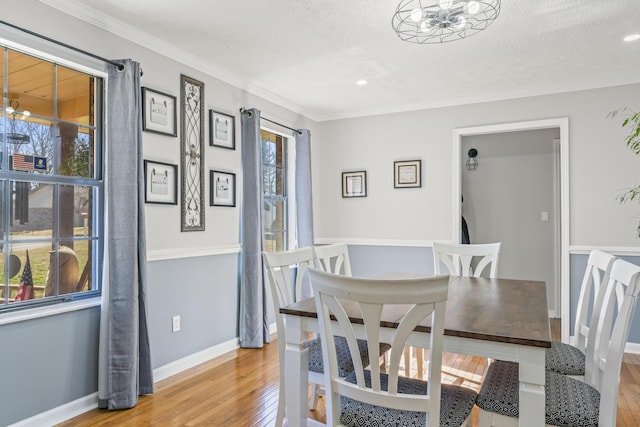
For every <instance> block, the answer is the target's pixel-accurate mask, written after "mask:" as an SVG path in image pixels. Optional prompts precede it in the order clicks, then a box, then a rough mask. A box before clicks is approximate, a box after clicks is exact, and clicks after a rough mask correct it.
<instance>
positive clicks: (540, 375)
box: [280, 273, 551, 427]
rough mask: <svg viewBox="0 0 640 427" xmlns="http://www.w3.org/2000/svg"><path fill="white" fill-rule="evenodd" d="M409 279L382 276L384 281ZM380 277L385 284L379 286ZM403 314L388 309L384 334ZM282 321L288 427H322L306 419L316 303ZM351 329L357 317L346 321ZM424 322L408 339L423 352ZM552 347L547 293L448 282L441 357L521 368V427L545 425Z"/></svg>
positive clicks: (525, 283)
mask: <svg viewBox="0 0 640 427" xmlns="http://www.w3.org/2000/svg"><path fill="white" fill-rule="evenodd" d="M402 276H413V277H415V275H412V274H411V273H387V274H385V275H384V277H388V278H391V277H402ZM384 277H383V279H384ZM407 308H408V307H407V306H406V305H405V306H401V305H398V306H397V307H390V308H389V307H387V309H385V312H384V314H383V317H382V319H381V323H380V324H381V327H382V328H395V327H397V326H398V323H399V320H400V319H401V317H402V316H403V315H404V313H406V311H407ZM280 313H282V314H283V315H284V317H285V324H286V326H285V339H286V350H285V366H284V367H280V368H281V369H282V368H284V369H285V388H286V389H285V399H286V416H287V421H288V425H289V427H298V426H299V427H304V426H308V425H324V424H322V423H319V422H318V421H316V420H313V419H310V418H309V419H308V418H307V413H308V412H307V411H308V397H307V396H308V378H307V376H308V360H309V359H308V357H309V355H308V349H307V348H305V347H304V346H303V343H304V342H305V341H308V340H309V335H310V333H317V332H318V331H319V323H318V314H317V311H316V305H315V301H314V299H313V298H306V299H303V300H300V301H298V302H295V303H293V304H290V305H287V306H284V307H281V308H280ZM347 314H348V315H349V316H350V317H351V318H352V319H354V321H356V322H357V318H358V317H359V316H360V314H359V313H358V312H357V311H355V310H354V311H353V312H349V313H347ZM428 322H429V320H425V321H424V322H423V323H421V324H420V325H419V326H418V327H416V328H415V329H414V331H413V332H412V334H411V336H410V339H409V341H408V344H409V345H412V346H415V347H424V348H426V347H427V345H428V343H429V336H428V334H429V332H430V328H429V324H428ZM549 347H551V329H550V324H549V310H548V306H547V291H546V285H545V282H543V281H537V280H518V279H503V278H484V277H478V278H475V277H460V276H450V277H449V292H448V298H447V302H446V313H445V326H444V339H443V351H446V352H453V353H459V354H466V355H473V356H481V357H487V358H490V359H495V360H506V361H513V362H517V363H519V368H520V369H519V373H520V374H519V375H520V378H519V379H520V388H519V404H520V408H519V425H520V426H527V427H529V426H535V427H539V426H544V424H545V349H546V348H549Z"/></svg>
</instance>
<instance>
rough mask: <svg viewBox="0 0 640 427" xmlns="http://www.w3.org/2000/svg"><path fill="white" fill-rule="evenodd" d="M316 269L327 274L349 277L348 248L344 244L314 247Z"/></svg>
mask: <svg viewBox="0 0 640 427" xmlns="http://www.w3.org/2000/svg"><path fill="white" fill-rule="evenodd" d="M313 252H314V253H315V255H316V267H317V268H318V269H320V270H322V271H327V272H329V273H335V274H342V275H345V276H351V261H350V260H349V246H347V244H346V243H336V244H333V245H323V246H314V247H313Z"/></svg>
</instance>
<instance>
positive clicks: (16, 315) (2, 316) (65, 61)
mask: <svg viewBox="0 0 640 427" xmlns="http://www.w3.org/2000/svg"><path fill="white" fill-rule="evenodd" d="M0 49H2V64H1V66H2V67H3V69H4V75H5V76H6V75H7V72H8V69H7V65H6V64H7V63H6V59H7V57H6V55H7V54H8V53H7V54H6V53H5V52H7V49H10V50H13V51H15V52H17V53H20V54H24V55H29V56H32V57H34V58H37V59H40V60H42V61H47V62H49V63H52V64H55V65H57V66H60V67H65V68H68V69H71V70H73V71H77V72H79V73H84V74H87V75H89V76H91V77H93V78H95V79H96V83H97V84H96V89H95V94H96V97H97V98H99V99H98V100H97V102H98V103H99V106H98V107H97V108H96V114H95V116H94V120H95V121H94V124H93V125H85V124H78V123H73V124H75V125H79V126H81V127H87V128H92V129H93V132H94V135H93V137H94V141H93V143H94V147H95V149H94V152H93V155H94V156H95V158H94V159H93V160H94V165H93V171H92V172H93V177H92V178H86V177H75V176H63V175H39V176H38V177H37V179H33V178H34V177H33V176H25V175H20V174H21V172H17V171H11V170H9V169H8V162H9V160H8V157H9V156H4V157H5V159H3V160H2V161H3V168H2V169H1V170H0V178H1V179H2V181H31V182H38V183H43V184H51V185H56V186H57V188H59V186H64V185H71V186H76V187H77V186H86V187H88V188H90V189H91V190H90V191H91V192H92V193H93V194H94V196H95V197H94V198H93V200H92V210H93V215H92V216H93V218H92V228H93V229H94V230H95V233H94V235H95V237H94V238H92V237H91V236H89V238H75V237H71V238H65V239H64V240H74V241H82V242H88V243H87V244H89V245H91V246H92V250H93V253H92V259H91V283H92V285H93V289H92V290H87V291H83V292H80V293H72V294H60V295H57V296H54V297H48V298H47V299H46V300H45V301H43V300H41V299H33V300H27V301H21V302H17V303H15V302H14V303H11V304H2V305H0V325H2V324H7V323H13V322H19V321H22V320H26V319H33V318H39V317H46V316H50V315H55V314H59V313H64V312H69V311H76V310H80V309H85V308H88V307H93V306H99V305H100V304H101V296H102V269H103V267H102V260H103V257H104V249H105V248H104V244H105V213H104V208H105V200H104V199H105V181H104V172H105V171H104V153H105V149H106V143H105V141H106V133H107V132H106V123H107V111H106V110H107V105H108V86H109V79H108V68H107V67H108V64H105V63H103V62H102V61H98V60H96V59H94V58H91V57H89V56H87V55H82V54H79V53H77V52H72V51H70V50H68V49H66V48H63V47H61V46H58V45H55V44H53V43H51V42H48V41H45V40H41V39H40V38H37V37H34V36H31V35H26V36H25V35H24V34H22V33H18V32H16V30H11V29H5V28H2V29H0ZM55 75H56V74H55V73H54V77H55ZM54 83H55V85H56V86H57V85H58V83H59V82H57V81H55V82H54ZM0 84H1V85H2V87H3V89H4V80H3V81H2V82H1V83H0ZM2 102H3V108H4V107H6V105H5V103H6V102H8V101H5V98H4V97H3V100H2ZM51 120H52V121H53V123H56V124H57V123H69V122H68V121H66V120H64V119H61V118H59V117H57V114H56V113H55V111H54V113H53V114H52V117H51ZM1 142H2V141H0V143H1ZM57 188H56V189H54V191H57ZM7 197H10V196H8V195H7ZM59 200H60V199H59V195H57V196H56V197H54V200H53V204H52V208H53V209H54V210H56V211H59V208H60V206H59ZM3 206H6V204H5V203H4V201H3ZM6 209H7V210H8V209H9V208H8V207H7V208H6ZM56 218H58V216H56ZM7 222H8V221H7ZM3 227H5V225H3ZM52 227H54V228H52V233H53V230H54V229H57V227H59V223H56V224H52ZM5 228H6V227H5ZM6 231H7V236H8V237H7V239H8V240H9V237H10V228H7V230H6ZM60 240H61V239H60V237H59V236H58V237H52V238H51V239H50V241H52V242H58V243H59V242H60ZM12 242H13V240H12ZM56 255H57V254H56ZM0 256H2V257H4V258H5V262H6V260H7V259H8V255H7V254H5V250H2V251H0ZM0 286H3V287H4V286H5V283H2V284H0Z"/></svg>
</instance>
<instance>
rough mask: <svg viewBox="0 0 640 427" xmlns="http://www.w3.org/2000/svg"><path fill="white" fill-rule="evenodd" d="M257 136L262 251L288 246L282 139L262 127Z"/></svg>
mask: <svg viewBox="0 0 640 427" xmlns="http://www.w3.org/2000/svg"><path fill="white" fill-rule="evenodd" d="M260 136H261V139H262V193H263V203H264V209H263V212H262V220H263V226H262V230H263V233H264V242H265V243H264V244H265V251H268V252H274V251H283V250H286V249H288V248H287V233H288V230H287V174H286V144H285V142H286V140H285V138H284V137H283V136H282V135H278V134H275V133H272V132H269V131H266V130H261V131H260Z"/></svg>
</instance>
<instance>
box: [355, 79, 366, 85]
mask: <svg viewBox="0 0 640 427" xmlns="http://www.w3.org/2000/svg"><path fill="white" fill-rule="evenodd" d="M356 84H357V85H358V86H364V85H366V84H367V81H366V80H358V81H357V82H356Z"/></svg>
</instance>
